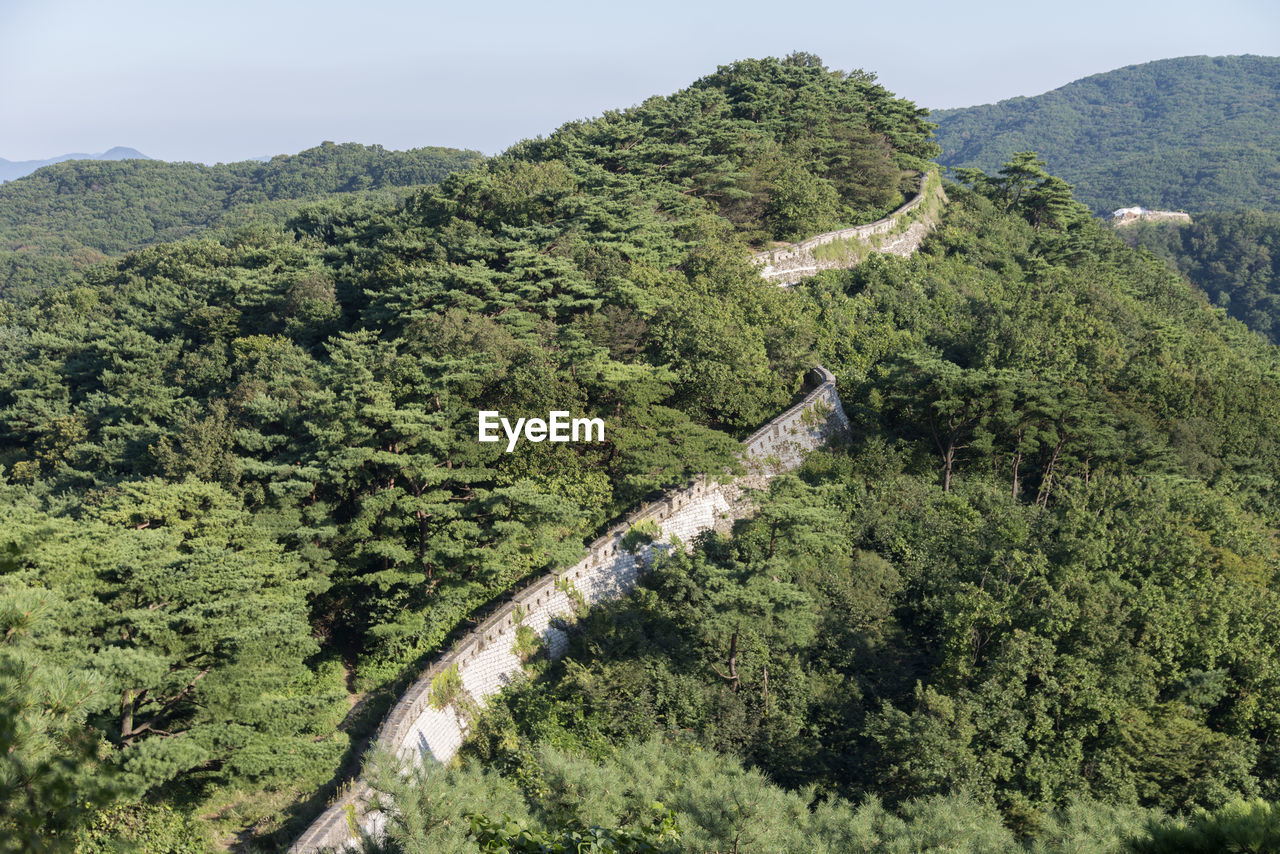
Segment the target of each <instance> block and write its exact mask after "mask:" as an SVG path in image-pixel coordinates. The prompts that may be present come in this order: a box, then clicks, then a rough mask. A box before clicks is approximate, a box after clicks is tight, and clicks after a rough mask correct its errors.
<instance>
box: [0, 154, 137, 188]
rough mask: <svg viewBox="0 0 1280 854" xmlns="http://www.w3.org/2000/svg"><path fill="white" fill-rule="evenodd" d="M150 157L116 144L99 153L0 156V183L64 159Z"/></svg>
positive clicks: (135, 158) (130, 158)
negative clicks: (33, 157) (23, 157)
mask: <svg viewBox="0 0 1280 854" xmlns="http://www.w3.org/2000/svg"><path fill="white" fill-rule="evenodd" d="M150 159H151V158H149V157H147V155H145V154H143V153H142V152H141V151H138V150H137V149H134V148H126V147H124V146H122V145H117V146H116V147H115V148H111V149H108V150H106V151H104V152H102V153H101V154H63V155H60V156H58V157H50V158H49V159H47V160H5V159H4V158H3V157H0V183H3V182H5V181H12V180H13V179H15V178H21V177H22V176H24V175H30V174H31V173H32V172H34V171H36V170H37V169H39V168H41V167H42V166H52V165H53V164H54V163H62V162H63V161H64V160H150Z"/></svg>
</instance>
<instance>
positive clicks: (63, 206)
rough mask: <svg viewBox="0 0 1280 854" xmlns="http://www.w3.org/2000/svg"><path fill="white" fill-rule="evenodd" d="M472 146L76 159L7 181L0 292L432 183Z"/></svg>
mask: <svg viewBox="0 0 1280 854" xmlns="http://www.w3.org/2000/svg"><path fill="white" fill-rule="evenodd" d="M480 159H481V158H480V155H479V154H478V153H477V152H474V151H459V150H456V149H451V148H417V149H413V150H411V151H387V150H385V149H383V148H382V147H381V146H376V145H375V146H364V145H357V144H355V143H345V144H343V145H334V144H333V143H331V142H326V143H324V144H323V145H321V146H318V147H316V148H311V149H307V150H306V151H303V152H301V153H299V154H295V155H279V156H277V157H273V158H271V159H270V160H268V161H266V162H261V161H257V160H246V161H243V162H240V163H222V164H218V165H217V166H204V165H202V164H199V163H166V162H164V161H160V160H136V159H130V160H120V161H111V160H73V161H68V162H65V163H58V164H55V165H53V166H48V167H45V168H43V169H40V170H39V171H37V172H35V173H34V174H32V175H29V176H28V177H26V178H22V179H21V180H18V181H13V182H10V183H8V184H4V185H0V297H4V296H6V295H7V296H9V297H11V298H12V297H16V296H22V295H29V294H31V293H33V292H34V291H35V290H37V289H38V287H39V285H40V283H42V282H49V281H53V280H56V279H58V278H60V277H63V276H65V275H66V274H67V273H68V272H70V271H71V270H74V269H76V268H82V267H83V266H85V265H86V264H88V263H93V262H96V261H99V260H102V259H103V258H104V257H105V256H108V255H118V254H120V253H123V252H125V251H128V250H131V249H139V248H141V247H143V246H150V245H152V244H155V243H163V242H166V241H172V240H179V239H182V238H185V237H189V236H191V235H193V234H197V233H199V232H202V231H207V230H209V229H216V228H223V229H231V228H236V227H241V226H245V225H249V224H258V225H264V224H265V225H270V226H278V225H281V224H283V223H284V221H285V220H286V219H287V218H288V217H289V216H291V215H292V214H293V213H295V212H296V211H297V209H298V207H299V205H298V203H299V202H301V201H308V200H316V199H319V198H322V197H325V196H331V195H334V194H339V193H346V194H354V193H362V192H368V191H386V192H391V191H393V190H395V189H397V188H403V187H413V186H419V185H422V184H434V183H438V182H439V181H441V180H443V179H444V177H445V176H446V175H449V174H450V173H452V172H456V171H458V170H461V169H469V168H471V167H472V166H474V165H475V164H476V163H478V162H479V161H480Z"/></svg>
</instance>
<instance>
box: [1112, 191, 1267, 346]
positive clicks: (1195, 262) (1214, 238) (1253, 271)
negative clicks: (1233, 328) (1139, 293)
mask: <svg viewBox="0 0 1280 854" xmlns="http://www.w3.org/2000/svg"><path fill="white" fill-rule="evenodd" d="M1118 233H1119V234H1120V236H1121V237H1123V238H1124V239H1125V241H1126V242H1128V243H1129V244H1131V245H1134V246H1140V247H1142V248H1143V249H1147V250H1149V251H1150V252H1152V253H1153V254H1154V255H1156V256H1157V257H1159V258H1163V259H1164V260H1166V261H1168V262H1169V263H1171V264H1172V265H1173V266H1174V267H1176V268H1177V269H1178V270H1179V271H1181V272H1182V273H1185V274H1186V276H1187V277H1188V278H1189V279H1190V280H1191V281H1192V283H1194V284H1195V285H1196V287H1198V288H1200V289H1201V290H1202V291H1204V292H1205V295H1206V296H1208V297H1209V301H1210V302H1212V303H1213V304H1214V305H1217V306H1221V307H1222V308H1224V309H1226V311H1227V313H1228V314H1229V315H1231V316H1232V317H1234V318H1236V319H1237V320H1240V321H1242V322H1243V323H1245V324H1247V325H1248V326H1249V328H1250V329H1253V330H1255V331H1257V332H1260V333H1262V334H1263V335H1265V336H1267V337H1268V338H1269V339H1270V340H1271V342H1272V343H1273V344H1274V343H1280V213H1273V212H1266V211H1256V210H1246V211H1230V212H1227V211H1224V212H1216V213H1207V214H1201V215H1198V216H1197V217H1196V218H1195V221H1194V222H1193V223H1191V224H1190V225H1179V224H1171V223H1160V222H1142V223H1135V224H1134V225H1132V226H1126V227H1124V228H1123V229H1121V230H1120V231H1119V232H1118Z"/></svg>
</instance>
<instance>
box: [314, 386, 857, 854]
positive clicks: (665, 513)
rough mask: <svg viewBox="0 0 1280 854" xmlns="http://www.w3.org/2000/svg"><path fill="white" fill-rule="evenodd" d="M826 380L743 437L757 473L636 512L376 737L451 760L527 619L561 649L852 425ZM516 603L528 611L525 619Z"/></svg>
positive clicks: (326, 836) (335, 827)
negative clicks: (451, 697)
mask: <svg viewBox="0 0 1280 854" xmlns="http://www.w3.org/2000/svg"><path fill="white" fill-rule="evenodd" d="M813 373H814V374H815V378H816V379H817V381H818V385H817V387H816V388H815V389H814V390H813V391H811V392H809V394H807V395H806V396H805V398H804V400H802V401H801V402H800V403H798V404H796V405H795V406H793V407H791V408H790V409H788V410H787V411H786V412H784V413H782V414H781V415H779V416H778V417H777V418H775V419H773V420H772V421H770V422H769V423H768V424H766V425H765V426H764V427H762V428H760V429H759V430H757V431H756V432H755V433H753V434H752V435H751V436H749V437H748V438H747V439H746V441H745V442H744V443H743V445H744V448H743V461H744V463H745V465H746V467H747V469H748V473H747V474H746V475H745V476H744V477H741V478H738V479H737V480H735V481H732V482H730V483H723V484H718V483H714V482H712V481H708V480H707V479H706V478H698V479H697V480H695V481H694V482H693V483H691V484H689V485H688V486H686V487H685V488H683V489H679V490H676V491H674V492H671V493H668V494H667V495H665V496H664V497H663V498H662V499H660V500H658V501H656V502H654V503H652V504H648V505H646V506H644V507H642V508H640V509H639V510H637V511H635V512H634V513H631V514H630V515H628V516H627V518H626V519H625V520H624V521H623V522H621V523H619V524H617V525H615V526H613V527H612V528H610V529H609V531H607V532H606V533H605V535H604V536H602V537H600V538H599V539H597V540H596V541H595V542H593V543H591V545H590V546H589V547H588V549H587V556H586V557H585V558H583V559H582V560H581V561H579V562H578V563H576V564H574V565H573V566H571V567H569V568H567V569H563V570H559V571H557V572H554V573H551V574H549V575H546V576H544V577H542V578H540V579H538V580H537V581H536V582H534V583H533V584H531V585H530V586H528V587H526V588H524V589H523V590H520V591H518V592H517V593H516V594H515V595H514V596H513V597H512V599H511V600H510V601H509V602H507V603H505V604H504V605H502V606H501V607H499V608H498V609H497V610H495V611H494V613H493V614H492V615H491V616H490V617H489V618H488V619H486V620H485V621H484V623H482V624H481V625H480V626H479V627H478V628H476V629H474V630H473V631H472V632H470V633H469V634H468V635H467V636H466V637H464V638H463V639H462V640H461V641H459V642H458V643H457V644H455V645H454V647H453V649H452V650H450V651H448V652H446V653H444V654H443V655H441V656H440V657H439V658H438V659H437V660H436V661H435V662H434V663H432V665H431V666H430V667H428V668H427V670H426V672H425V673H423V674H422V676H420V677H419V678H418V679H417V681H415V682H414V683H413V685H411V686H410V687H409V689H408V690H407V691H405V693H404V695H403V696H402V697H401V698H400V700H399V701H398V702H397V703H396V705H395V706H394V707H393V708H392V710H391V712H390V714H388V715H387V718H386V720H384V721H383V723H382V726H381V727H380V728H379V731H378V734H377V744H378V746H379V747H382V748H386V749H388V750H390V751H391V752H393V753H396V754H397V755H400V756H407V757H411V758H414V759H417V758H419V757H427V756H430V757H431V758H433V759H435V760H436V761H438V762H447V761H448V760H450V759H452V758H453V756H454V755H455V754H456V753H457V751H458V748H459V747H460V746H461V745H462V741H463V739H464V738H465V737H466V732H467V711H466V710H465V709H464V708H463V706H464V705H465V704H467V703H470V704H474V705H475V706H477V707H480V708H483V706H484V704H485V702H486V700H487V699H488V698H489V697H492V696H493V695H494V694H496V693H497V692H498V691H500V690H502V688H504V687H505V686H507V685H509V684H511V682H512V681H513V680H514V679H516V678H518V677H519V676H520V675H521V674H522V673H523V666H522V663H521V661H520V658H519V656H517V655H516V654H515V653H514V652H513V651H512V647H513V645H514V644H515V640H516V630H517V628H518V626H520V625H525V626H528V627H529V628H530V629H532V630H533V631H534V633H535V634H536V635H537V636H538V637H539V639H541V640H542V642H543V643H544V644H546V646H547V649H548V652H549V653H550V654H551V655H552V656H553V657H556V658H558V657H560V656H562V655H563V654H564V652H565V650H566V648H567V647H568V636H567V634H566V633H565V632H564V631H563V630H562V629H561V628H559V627H558V626H557V623H559V622H561V621H564V622H571V621H572V620H573V618H574V617H575V616H576V613H577V612H576V609H577V608H578V601H577V600H578V597H581V600H582V601H585V603H586V604H588V605H590V604H594V603H597V602H602V601H607V600H610V599H617V598H620V597H622V596H625V595H626V594H627V593H629V592H631V591H632V590H633V589H635V586H636V583H637V581H638V580H639V577H640V573H641V571H642V569H643V566H644V558H645V556H646V553H647V552H648V551H650V550H651V549H652V548H667V547H669V545H668V544H669V543H670V541H671V539H672V538H673V537H675V538H677V539H678V540H679V541H680V542H681V543H683V544H684V545H685V547H690V546H691V545H692V543H693V540H694V538H696V537H697V536H698V535H699V534H701V533H702V532H704V531H709V530H712V529H714V528H716V527H717V525H718V524H727V523H730V522H732V521H733V519H734V518H736V517H739V516H741V515H743V514H744V513H745V512H746V511H745V508H744V507H743V503H742V501H741V498H742V496H743V493H744V489H746V488H748V487H760V486H763V485H765V484H766V483H767V481H768V479H769V478H771V477H773V476H775V475H777V474H779V473H781V472H784V471H789V470H791V469H794V468H796V467H797V466H798V465H799V464H800V462H801V460H802V458H803V456H804V454H805V453H807V452H808V451H811V450H813V449H814V448H817V447H820V446H821V445H823V444H824V443H825V442H826V441H827V440H828V439H829V438H830V437H831V436H832V435H833V434H839V433H844V432H847V430H848V426H849V425H848V421H847V420H846V418H845V414H844V409H843V408H842V407H841V404H840V396H839V394H837V392H836V384H835V377H834V376H832V374H831V372H830V371H828V370H827V369H826V368H822V367H819V368H816V369H814V372H813ZM649 520H652V521H653V522H654V523H656V525H657V526H658V529H659V531H660V534H659V535H658V537H657V538H656V539H655V542H654V545H653V546H651V547H645V548H643V549H640V550H639V551H640V554H639V555H634V554H631V553H630V552H628V551H626V550H625V549H624V548H623V547H622V538H623V536H624V535H625V534H626V532H627V531H628V530H630V528H631V527H632V526H633V525H635V524H637V523H639V522H644V521H649ZM517 606H519V609H520V611H521V612H523V613H521V614H520V615H519V616H520V622H519V623H517V622H516V617H517ZM454 666H456V667H457V669H458V675H459V676H460V677H461V680H462V685H463V688H464V689H465V692H466V693H465V703H457V704H452V705H450V706H448V707H446V708H444V709H436V708H433V707H432V705H431V703H430V694H431V685H432V681H433V680H434V679H435V678H436V677H437V676H438V675H439V674H441V673H443V672H444V671H445V670H447V669H448V668H450V667H454ZM371 796H372V792H371V791H370V790H369V788H368V787H367V786H366V785H364V783H363V782H359V781H358V782H357V783H356V784H355V785H354V786H353V787H352V788H351V789H350V790H349V791H348V792H346V793H345V795H343V796H342V797H340V798H338V799H337V800H336V801H335V803H333V804H332V805H331V806H330V807H329V808H328V809H327V810H326V811H325V812H324V813H323V814H322V815H321V816H320V817H319V818H317V819H316V820H315V821H314V822H313V823H312V825H311V826H310V827H309V828H307V830H306V831H305V832H304V833H303V834H302V836H300V837H299V838H298V840H297V841H296V842H295V843H294V845H293V847H292V848H291V849H290V850H291V851H293V852H298V854H302V852H312V851H316V850H318V849H321V848H338V849H340V848H344V847H350V846H352V845H354V839H353V837H352V834H351V828H350V822H349V820H348V807H354V810H355V815H356V816H357V821H359V823H360V825H361V826H362V827H363V828H364V829H365V830H366V831H369V832H373V831H374V830H376V829H377V828H379V827H380V826H381V824H382V821H383V818H382V816H381V815H379V814H378V813H377V811H376V810H374V809H366V804H367V803H369V802H370V801H371Z"/></svg>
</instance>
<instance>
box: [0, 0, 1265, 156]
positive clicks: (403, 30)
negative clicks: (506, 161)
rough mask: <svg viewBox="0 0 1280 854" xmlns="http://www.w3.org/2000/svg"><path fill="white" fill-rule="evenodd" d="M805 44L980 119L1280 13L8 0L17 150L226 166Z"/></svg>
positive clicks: (561, 106) (536, 112)
mask: <svg viewBox="0 0 1280 854" xmlns="http://www.w3.org/2000/svg"><path fill="white" fill-rule="evenodd" d="M891 6H892V7H893V8H890V7H891ZM797 50H802V51H808V52H810V53H816V54H818V55H819V56H821V57H822V58H823V60H824V61H825V62H826V64H827V65H828V66H829V67H832V68H840V69H845V70H848V69H852V68H864V69H866V70H868V71H874V72H876V73H877V74H878V75H879V76H880V82H881V83H883V84H884V85H885V86H886V87H888V88H889V89H890V90H892V91H893V92H895V93H897V94H898V95H901V96H903V97H907V98H910V99H911V100H913V101H915V102H916V103H917V104H920V105H921V106H925V107H931V108H935V109H936V108H945V107H960V106H969V105H972V104H981V103H989V102H992V101H997V100H1000V99H1003V98H1009V97H1013V96H1015V95H1036V94H1039V93H1041V92H1045V91H1048V90H1050V89H1054V88H1057V87H1058V86H1061V85H1063V84H1065V83H1068V82H1070V81H1072V80H1076V79H1079V78H1081V77H1085V76H1088V75H1090V74H1095V73H1098V72H1102V71H1108V70H1111V69H1113V68H1119V67H1121V66H1124V65H1132V64H1135V63H1140V62H1147V61H1150V60H1154V59H1164V58H1168V57H1175V56H1187V55H1193V54H1208V55H1212V56H1219V55H1225V54H1244V53H1253V54H1263V55H1268V56H1276V55H1280V3H1278V2H1276V0H1213V2H1204V0H1197V1H1196V2H1187V0H1164V2H1149V0H1107V2H1098V0H1077V1H1076V2H1062V0H1059V1H1058V2H1053V3H1042V2H1035V0H1022V2H1008V0H998V2H989V3H965V2H962V0H948V2H941V0H916V2H905V3H902V4H900V5H899V4H891V3H889V2H874V3H872V2H862V0H844V2H817V0H783V2H776V3H765V2H760V0H733V2H730V0H714V2H698V0H681V2H673V0H652V2H649V3H646V4H638V3H632V4H618V3H609V2H607V0H597V2H572V0H525V2H520V3H517V2H509V0H496V1H495V2H467V0H453V2H449V3H442V2H436V0H420V2H407V0H364V2H360V0H347V2H341V3H339V2H333V0H310V2H305V3H303V2H273V0H254V1H253V2H245V0H221V1H220V2H216V3H210V2H196V0H165V2H160V1H159V0H114V2H113V0H107V2H83V1H82V0H0V157H3V158H6V159H9V160H28V159H44V158H48V157H52V156H55V155H58V154H63V153H67V152H73V151H75V152H93V153H96V152H101V151H105V150H106V149H108V148H111V147H112V146H115V145H125V146H130V147H133V148H136V149H138V150H140V151H142V152H144V153H145V154H148V155H150V156H152V157H159V158H162V159H165V160H198V161H204V162H208V163H213V162H218V161H231V160H241V159H245V158H248V157H257V156H264V155H272V154H281V153H293V152H297V151H299V150H301V149H303V148H308V147H310V146H313V145H317V144H319V143H320V142H321V141H323V140H333V141H335V142H362V143H366V144H372V143H378V144H381V145H384V146H386V147H387V148H395V149H402V148H412V147H416V146H422V145H446V146H455V147H458V148H474V149H479V150H481V151H483V152H485V153H486V154H493V153H496V152H498V151H501V150H503V149H505V148H506V147H507V146H508V145H511V144H512V143H514V142H516V141H518V140H520V139H523V138H526V137H530V136H537V135H540V134H547V133H550V132H551V131H553V130H554V129H555V128H556V127H558V126H559V125H561V124H562V123H564V122H566V121H570V120H573V119H579V118H587V117H590V116H594V115H598V114H599V113H601V112H602V111H604V110H608V109H616V108H622V107H627V106H631V105H632V104H635V103H638V102H640V101H642V100H644V98H646V97H648V96H649V95H654V94H667V93H670V92H673V91H675V90H677V89H680V88H683V87H685V86H687V85H688V84H689V83H691V82H692V81H694V80H695V79H697V78H698V77H701V76H703V75H705V74H708V73H710V72H712V71H714V70H715V68H716V66H718V65H722V64H726V63H728V62H732V61H733V60H735V59H743V58H747V57H759V56H770V55H771V56H785V55H786V54H788V53H791V52H793V51H797Z"/></svg>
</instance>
